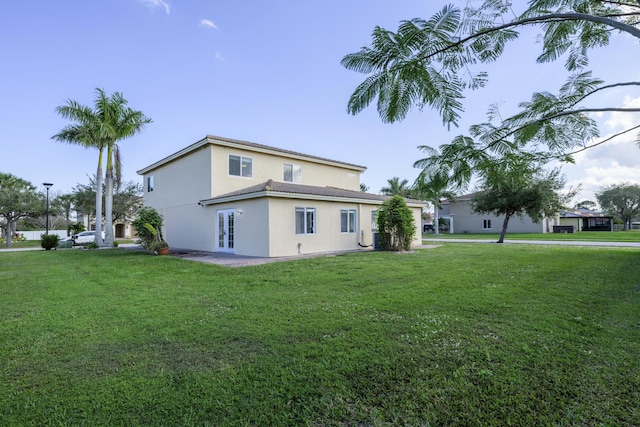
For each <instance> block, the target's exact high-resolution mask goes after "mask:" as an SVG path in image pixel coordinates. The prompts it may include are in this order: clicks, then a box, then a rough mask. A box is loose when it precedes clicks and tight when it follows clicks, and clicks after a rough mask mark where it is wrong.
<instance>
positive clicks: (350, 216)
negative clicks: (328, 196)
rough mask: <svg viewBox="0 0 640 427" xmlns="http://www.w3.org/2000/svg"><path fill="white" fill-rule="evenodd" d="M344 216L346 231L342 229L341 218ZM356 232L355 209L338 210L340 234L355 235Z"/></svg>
mask: <svg viewBox="0 0 640 427" xmlns="http://www.w3.org/2000/svg"><path fill="white" fill-rule="evenodd" d="M343 215H346V217H347V222H346V226H347V227H346V228H347V229H346V230H344V229H343V227H342V225H343V222H342V217H343ZM357 232H358V211H357V210H356V209H340V233H342V234H355V233H357Z"/></svg>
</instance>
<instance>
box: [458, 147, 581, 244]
mask: <svg viewBox="0 0 640 427" xmlns="http://www.w3.org/2000/svg"><path fill="white" fill-rule="evenodd" d="M511 160H512V161H510V162H502V163H491V164H489V165H487V167H486V168H485V169H484V170H483V171H481V177H482V182H481V186H480V191H479V192H478V193H477V194H476V195H475V196H474V198H473V200H472V202H471V205H472V209H473V210H474V212H476V213H480V214H493V215H495V216H500V215H504V221H503V223H502V231H501V232H500V238H499V239H498V241H497V243H503V242H504V236H505V234H506V232H507V227H508V226H509V220H510V219H511V218H512V217H513V216H519V217H522V216H523V215H525V214H526V215H528V216H529V217H530V218H531V219H532V220H533V222H536V223H537V222H540V221H541V220H542V219H543V218H545V217H552V216H555V215H557V214H558V212H560V210H562V209H563V207H564V206H565V203H566V200H567V198H570V197H572V196H573V194H568V195H564V196H563V195H562V194H561V193H560V191H561V189H562V187H563V186H564V179H563V178H562V177H561V176H560V171H559V170H558V169H555V170H553V171H550V172H547V173H544V172H543V171H542V170H541V169H540V168H539V167H536V166H534V165H533V164H531V163H529V162H527V161H523V160H522V159H521V158H516V159H511Z"/></svg>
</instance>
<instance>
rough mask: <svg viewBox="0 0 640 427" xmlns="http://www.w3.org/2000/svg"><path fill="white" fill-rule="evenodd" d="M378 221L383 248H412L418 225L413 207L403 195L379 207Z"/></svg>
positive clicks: (391, 249) (394, 197) (400, 249)
mask: <svg viewBox="0 0 640 427" xmlns="http://www.w3.org/2000/svg"><path fill="white" fill-rule="evenodd" d="M377 222H378V233H380V238H381V243H382V249H383V250H385V251H402V250H405V251H407V250H409V248H411V242H412V241H413V236H414V235H415V232H416V225H415V222H414V221H413V215H412V214H411V209H409V208H408V207H407V204H406V203H405V202H404V199H403V198H402V197H400V196H393V197H392V198H390V199H389V200H387V201H386V202H384V203H383V204H382V207H381V208H380V209H378V219H377Z"/></svg>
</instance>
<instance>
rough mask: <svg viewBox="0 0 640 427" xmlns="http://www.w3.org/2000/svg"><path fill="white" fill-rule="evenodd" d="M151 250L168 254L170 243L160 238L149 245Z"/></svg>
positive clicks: (160, 253) (159, 253)
mask: <svg viewBox="0 0 640 427" xmlns="http://www.w3.org/2000/svg"><path fill="white" fill-rule="evenodd" d="M149 251H150V252H155V253H156V254H158V255H167V254H168V253H169V244H168V243H167V242H165V241H164V240H158V241H156V242H153V243H151V244H150V245H149Z"/></svg>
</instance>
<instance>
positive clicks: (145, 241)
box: [132, 206, 168, 253]
mask: <svg viewBox="0 0 640 427" xmlns="http://www.w3.org/2000/svg"><path fill="white" fill-rule="evenodd" d="M132 224H133V226H134V227H135V228H136V231H137V232H138V237H139V238H140V244H141V245H142V247H143V248H145V249H146V250H147V251H148V252H150V253H154V252H156V250H157V249H160V247H168V244H167V242H165V241H164V238H163V237H162V216H161V215H160V214H159V213H158V211H156V210H155V209H154V208H151V207H148V206H147V207H144V208H142V209H140V211H138V216H137V217H136V219H135V220H134V221H133V222H132Z"/></svg>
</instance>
